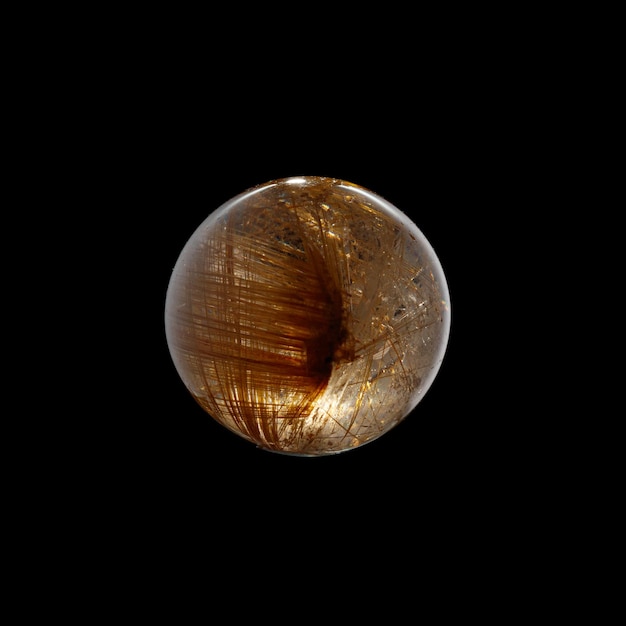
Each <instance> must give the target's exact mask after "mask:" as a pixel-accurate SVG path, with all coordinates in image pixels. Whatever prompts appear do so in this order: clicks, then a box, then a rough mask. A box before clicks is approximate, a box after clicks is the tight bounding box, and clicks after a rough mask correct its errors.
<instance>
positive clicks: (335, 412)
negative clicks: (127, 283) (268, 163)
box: [165, 176, 450, 456]
mask: <svg viewBox="0 0 626 626" xmlns="http://www.w3.org/2000/svg"><path fill="white" fill-rule="evenodd" d="M449 331H450V302H449V294H448V287H447V282H446V278H445V275H444V272H443V269H442V267H441V264H440V262H439V260H438V257H437V256H436V254H435V252H434V250H433V248H432V246H431V245H430V244H429V242H428V241H427V239H426V238H425V237H424V235H423V234H422V232H421V231H420V230H419V229H418V227H417V226H416V225H415V224H414V223H413V222H412V221H411V220H410V219H409V218H408V217H407V216H406V215H405V214H404V213H403V212H402V211H400V210H399V209H398V208H396V207H395V206H393V205H392V204H390V203H389V202H388V201H386V200H385V199H383V198H382V197H380V196H379V195H377V194H376V193H373V192H372V191H369V190H368V189H365V188H364V187H361V186H359V185H356V184H354V183H350V182H347V181H344V180H340V179H335V178H326V177H319V176H304V177H292V178H283V179H279V180H273V181H270V182H267V183H264V184H261V185H258V186H256V187H253V188H251V189H248V190H247V191H244V192H243V193H241V194H239V195H237V196H236V197H234V198H232V199H231V200H229V201H228V202H226V203H224V204H223V205H222V206H220V207H218V208H216V209H215V210H214V211H213V212H212V213H210V214H209V215H208V217H207V218H206V219H205V220H204V222H203V223H201V224H200V225H199V226H198V228H197V229H196V230H195V232H194V233H193V234H192V236H191V237H190V239H189V240H188V241H187V243H186V244H185V246H184V247H183V249H182V251H181V253H180V256H179V257H178V260H177V262H176V264H175V267H174V270H173V273H172V275H171V278H170V282H169V285H168V288H167V294H166V301H165V334H166V340H167V344H168V349H169V351H170V354H171V357H172V360H173V362H174V365H175V368H176V370H177V372H178V374H179V376H180V378H181V379H182V381H183V383H184V384H185V386H186V388H187V389H188V390H189V392H190V393H191V395H192V396H193V398H195V400H196V401H197V403H198V404H199V405H200V406H201V407H202V408H203V409H204V410H205V411H206V413H208V414H209V415H210V416H211V417H212V418H214V419H215V420H217V422H219V423H220V424H222V425H223V426H224V427H226V428H227V429H229V430H230V431H232V432H233V433H236V434H237V435H239V436H241V437H243V438H244V439H246V440H248V441H250V442H252V443H253V444H255V445H256V446H258V447H259V448H262V449H264V450H269V451H273V452H277V453H282V454H288V455H296V456H324V455H331V454H337V453H341V452H344V451H346V450H351V449H355V448H357V447H358V446H361V445H363V444H366V443H368V442H371V441H373V440H375V439H377V438H378V437H380V436H381V435H383V434H385V433H387V432H388V431H389V430H390V429H392V428H394V427H395V426H396V425H397V424H399V423H400V422H401V421H402V420H403V419H404V418H405V417H406V416H407V415H408V414H409V413H411V411H413V409H414V408H415V407H416V406H417V404H418V403H419V402H420V400H421V399H422V398H423V397H424V394H425V393H426V391H427V390H428V389H429V387H430V386H431V384H432V382H433V380H434V378H435V376H436V375H437V372H438V371H439V369H440V366H441V363H442V360H443V357H444V353H445V350H446V347H447V343H448V336H449Z"/></svg>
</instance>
